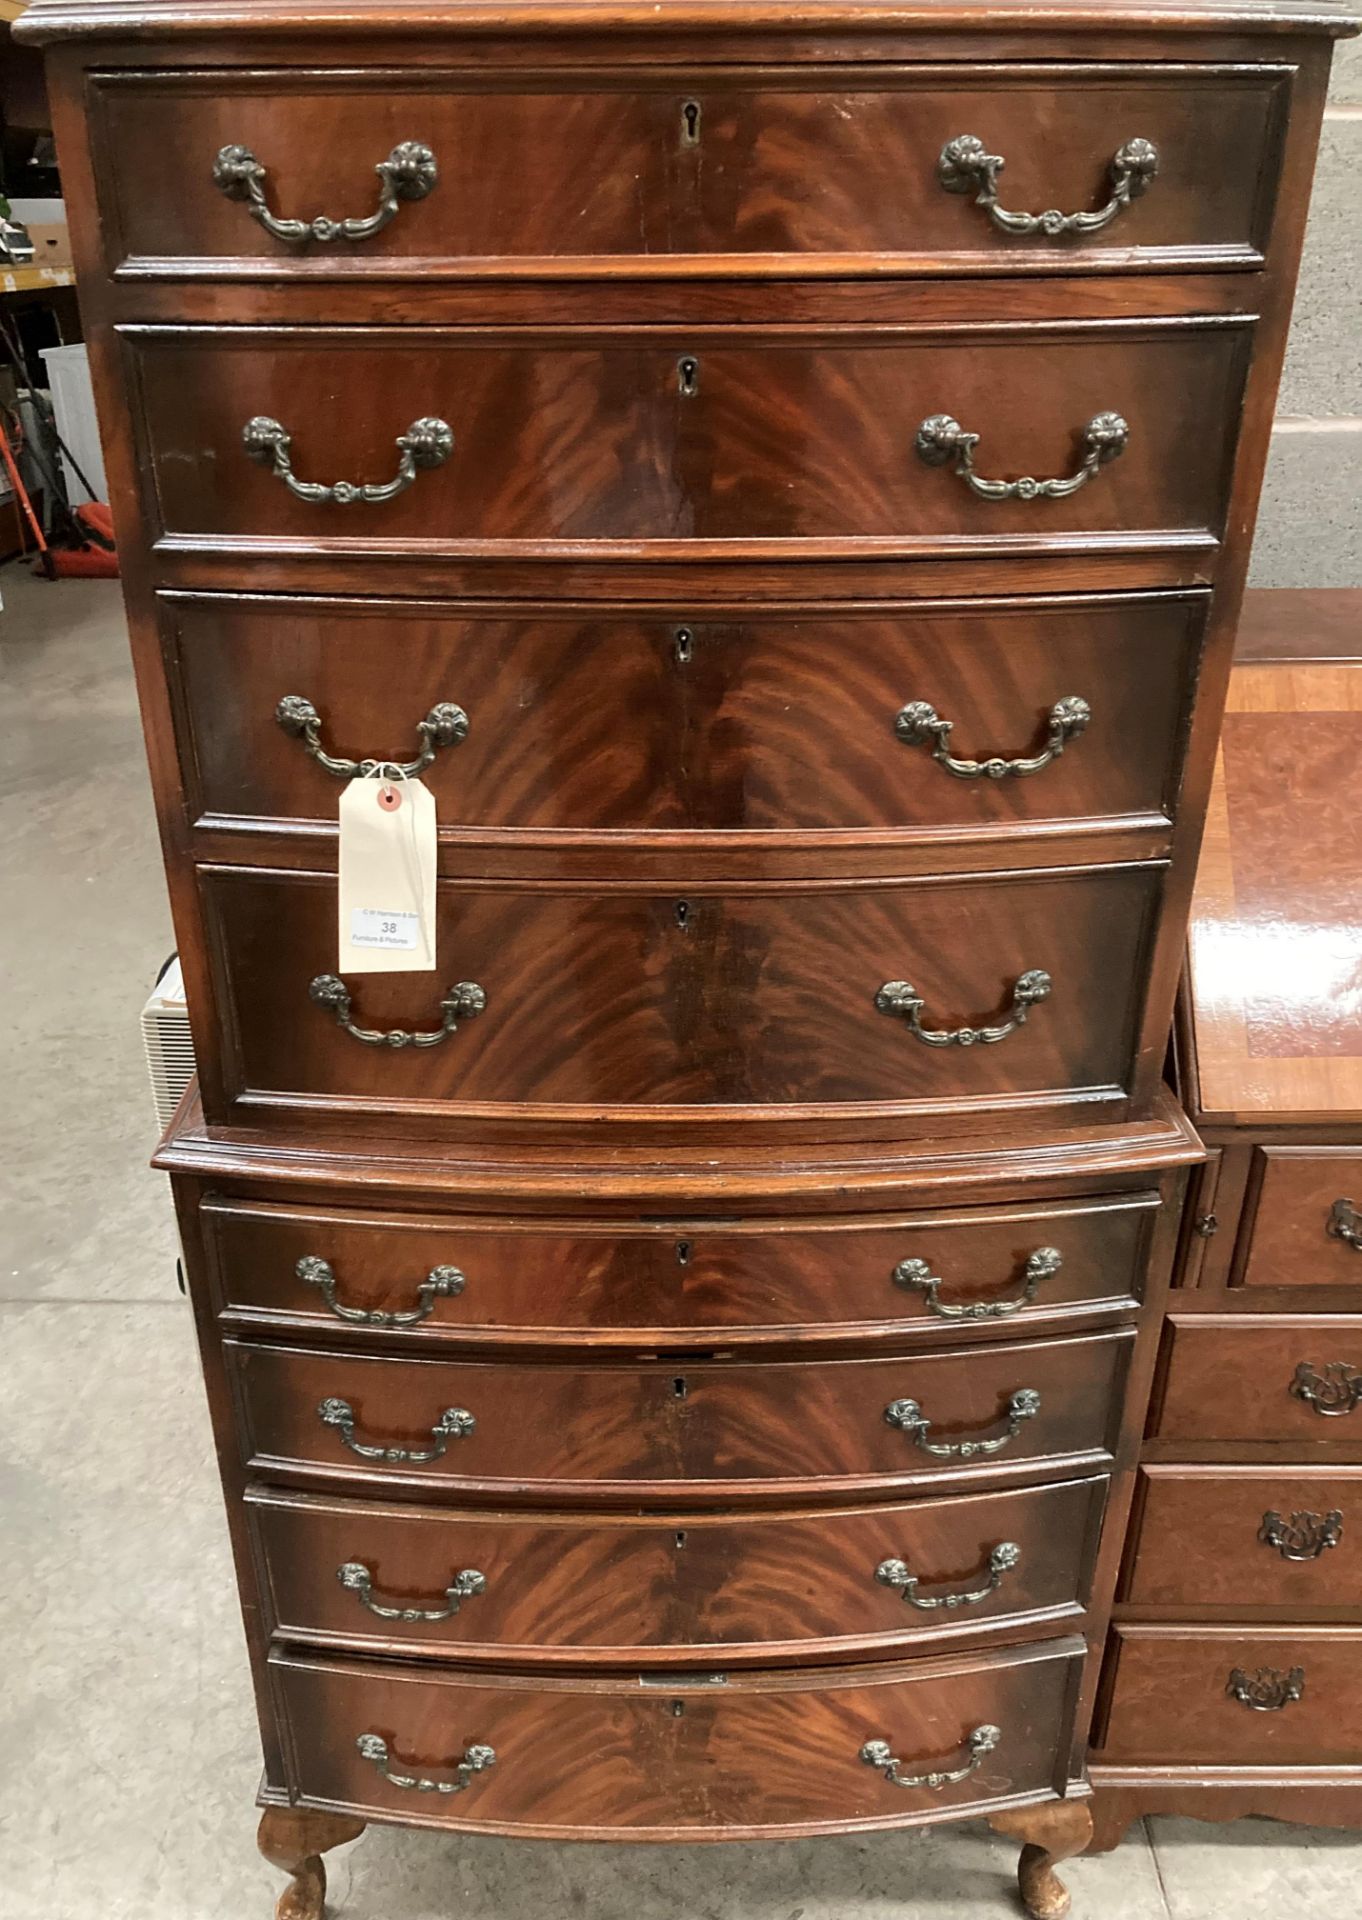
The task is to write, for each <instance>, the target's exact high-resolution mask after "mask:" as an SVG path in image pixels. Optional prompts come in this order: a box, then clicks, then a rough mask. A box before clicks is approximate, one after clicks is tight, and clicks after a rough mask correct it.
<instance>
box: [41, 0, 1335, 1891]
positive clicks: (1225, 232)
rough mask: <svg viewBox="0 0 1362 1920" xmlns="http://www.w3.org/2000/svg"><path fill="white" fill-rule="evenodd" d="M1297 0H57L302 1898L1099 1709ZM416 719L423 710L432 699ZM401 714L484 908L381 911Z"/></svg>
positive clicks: (992, 1738)
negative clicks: (349, 876) (349, 898)
mask: <svg viewBox="0 0 1362 1920" xmlns="http://www.w3.org/2000/svg"><path fill="white" fill-rule="evenodd" d="M1347 26H1348V22H1347V18H1346V15H1345V14H1344V13H1342V12H1339V11H1337V10H1335V9H1334V8H1333V7H1332V6H1331V5H1330V4H1328V0H1320V4H1317V5H1309V4H1305V3H1304V0H1281V4H1273V5H1266V6H1253V7H1244V6H1242V5H1233V4H1229V3H1228V0H1226V3H1225V4H1220V3H1219V0H1189V3H1188V4H1185V5H1182V6H1180V7H1177V8H1168V7H1164V6H1161V5H1158V4H1154V3H1153V0H1115V3H1114V4H1109V5H1104V6H1102V7H1100V8H1094V7H1088V6H1085V5H1082V4H1079V3H1078V0H1041V3H1040V4H1039V5H1037V4H1027V5H1025V6H1022V5H1020V4H1003V5H999V6H992V7H983V6H978V5H971V4H953V5H947V4H930V3H929V0H918V3H916V4H908V5H901V4H893V5H890V4H881V3H880V0H868V3H866V4H855V5H851V4H843V3H842V0H814V3H813V4H809V5H803V6H798V7H794V8H791V7H783V6H782V7H773V6H768V5H766V4H764V3H753V4H748V3H747V0H732V3H731V4H726V5H722V6H713V5H704V4H700V3H699V0H662V3H661V4H660V5H649V6H646V7H641V6H634V5H632V4H629V3H628V0H619V4H613V3H611V0H602V3H601V4H597V5H591V6H584V5H576V4H566V3H565V0H519V3H517V4H507V5H503V6H500V7H493V6H485V5H482V4H481V3H480V0H464V3H462V4H454V5H450V4H441V5H438V6H436V5H428V4H425V3H424V0H410V3H409V4H405V5H399V4H386V3H384V0H359V4H357V5H355V4H349V3H348V0H347V3H346V4H342V3H341V0H334V3H333V0H315V3H314V4H311V5H308V6H306V7H304V6H301V5H294V4H292V0H245V4H236V0H175V4H173V5H172V4H166V3H164V0H100V3H99V4H90V3H89V0H37V4H36V5H35V6H34V7H33V8H32V9H31V10H30V12H29V14H28V15H27V16H26V18H25V23H24V26H23V29H22V31H23V32H24V33H25V34H26V35H27V36H28V37H30V38H33V39H38V40H43V41H45V42H47V43H48V44H49V47H50V57H51V72H52V81H53V88H54V93H55V98H56V101H57V112H58V117H59V126H58V140H59V145H60V151H61V159H62V167H63V176H64V180H65V184H66V190H67V196H68V200H69V202H70V205H71V217H72V230H73V236H74V240H75V245H76V247H77V250H78V260H79V269H80V275H81V284H82V303H83V311H84V314H85V318H86V322H87V326H88V330H89V335H90V346H91V358H92V364H93V366H94V368H95V374H96V380H97V385H98V393H99V399H100V404H101V408H102V413H103V419H104V426H105V432H106V436H107V440H108V465H109V471H110V473H111V475H112V484H113V487H114V492H115V501H114V504H115V508H116V512H117V521H118V527H119V538H120V549H121V551H122V554H123V556H124V572H125V576H126V584H127V598H128V606H129V613H130V618H131V623H132V629H133V645H134V652H135V656H136V662H137V671H138V677H139V688H140V694H141V699H142V704H143V710H144V714H145V719H146V728H147V734H148V740H149V743H150V750H151V760H152V770H153V779H154V783H155V787H156V795H157V803H158V807H159V812H160V820H161V826H162V832H163V837H164V844H165V851H166V860H167V868H168V873H169V878H170V886H171V890H172V897H173V907H174V913H175V920H176V927H177V931H178V936H179V941H180V946H181V954H182V961H183V965H184V971H185V977H186V982H187V986H188V993H189V1004H190V1012H191V1020H192V1025H193V1033H194V1041H195V1048H196V1054H197V1059H198V1065H199V1092H198V1096H197V1099H196V1103H195V1104H194V1105H192V1106H191V1107H189V1108H187V1109H186V1110H184V1111H183V1112H182V1113H181V1115H180V1116H179V1118H178V1120H177V1122H176V1124H175V1126H174V1127H173V1129H172V1132H171V1135H170V1137H169V1138H168V1140H167V1142H166V1144H165V1146H164V1148H163V1151H162V1156H161V1161H162V1164H163V1165H165V1166H167V1167H168V1168H169V1169H170V1170H171V1172H172V1175H173V1181H174V1186H175V1192H176V1199H177V1204H178V1207H179V1213H180V1220H181V1225H182V1230H183V1238H184V1245H185V1251H186V1256H187V1264H188V1269H189V1273H190V1279H191V1292H192V1295H193V1299H194V1305H195V1310H196V1313H197V1317H198V1326H199V1331H200V1337H201V1344H202V1352H203V1360H204V1366H205V1371H206V1375H207V1379H208V1384H209V1391H210V1398H211V1402H212V1407H213V1415H214V1423H215V1431H216V1435H217V1441H218V1448H219V1455H220V1460H221V1466H222V1474H223V1480H224V1486H225V1489H226V1494H227V1501H228V1511H229V1518H230V1523H231V1527H232V1534H233V1540H234V1543H235V1547H236V1552H237V1564H238V1571H239V1578H240V1584H241V1591H242V1598H243V1606H244V1612H245V1618H246V1622H247V1628H248V1635H249V1639H250V1645H251V1654H252V1661H253V1666H254V1672H255V1678H256V1683H257V1692H258V1698H259V1706H260V1720H261V1729H262V1735H263V1741H264V1748H265V1779H264V1786H263V1789H262V1799H263V1802H264V1805H265V1809H266V1810H265V1814H264V1819H263V1822H262V1826H261V1845H262V1847H263V1848H264V1850H265V1852H266V1853H267V1854H268V1855H269V1857H270V1858H271V1859H273V1860H275V1861H276V1862H277V1863H278V1864H279V1865H281V1866H283V1867H285V1868H287V1869H288V1870H289V1872H290V1873H291V1875H292V1883H291V1886H290V1888H289V1889H288V1890H287V1891H286V1893H285V1895H284V1899H283V1902H282V1904H281V1907H280V1913H281V1915H285V1914H286V1915H288V1916H289V1920H315V1916H317V1915H318V1914H319V1913H320V1910H321V1902H322V1896H323V1888H324V1872H323V1868H322V1865H321V1858H320V1856H321V1854H322V1853H323V1852H324V1851H325V1849H326V1848H328V1847H330V1846H333V1845H336V1844H339V1843H341V1842H342V1841H345V1840H348V1839H351V1838H353V1837H355V1835H356V1834H357V1833H358V1832H359V1830H360V1828H361V1825H362V1823H363V1822H364V1821H365V1820H367V1819H375V1820H387V1821H395V1822H408V1823H412V1824H416V1825H422V1824H424V1825H437V1826H442V1827H448V1828H454V1829H461V1830H467V1831H482V1832H494V1833H502V1834H523V1835H527V1836H539V1837H557V1838H570V1837H579V1838H580V1837H594V1838H602V1837H608V1838H622V1839H661V1840H677V1839H718V1838H742V1837H753V1836H763V1837H774V1836H780V1835H786V1834H791V1835H792V1834H811V1833H823V1832H832V1831H838V1830H855V1829H864V1828H871V1827H879V1826H893V1825H901V1824H913V1823H927V1822H931V1821H934V1820H940V1819H964V1818H968V1817H970V1816H973V1815H979V1814H982V1815H987V1816H988V1817H989V1818H990V1819H991V1820H992V1821H993V1823H994V1825H995V1826H996V1827H998V1828H999V1829H1001V1830H1002V1831H1004V1832H1006V1833H1008V1834H1011V1835H1013V1836H1015V1837H1018V1838H1020V1839H1021V1840H1022V1841H1023V1842H1024V1843H1025V1845H1024V1850H1023V1854H1022V1864H1021V1878H1022V1890H1023V1894H1024V1897H1025V1899H1026V1901H1027V1903H1028V1905H1029V1907H1030V1910H1031V1912H1032V1913H1033V1914H1036V1915H1039V1916H1048V1917H1050V1920H1053V1916H1055V1915H1057V1914H1058V1913H1060V1912H1061V1911H1062V1910H1063V1909H1064V1907H1065V1905H1066V1904H1067V1895H1066V1894H1065V1892H1064V1889H1063V1888H1062V1886H1061V1885H1060V1883H1059V1881H1058V1880H1057V1878H1056V1877H1055V1874H1054V1871H1053V1869H1054V1866H1055V1864H1056V1863H1057V1862H1058V1861H1059V1860H1061V1859H1062V1858H1064V1857H1065V1856H1066V1855H1070V1854H1073V1853H1075V1852H1077V1851H1079V1850H1080V1849H1081V1848H1082V1846H1083V1845H1084V1844H1085V1842H1086V1840H1087V1838H1088V1834H1089V1821H1088V1813H1087V1802H1086V1795H1087V1782H1086V1778H1085V1774H1084V1752H1085V1742H1086V1735H1087V1728H1088V1723H1089V1717H1090V1713H1091V1707H1092V1699H1093V1692H1094V1688H1095V1684H1096V1666H1095V1664H1094V1659H1093V1657H1092V1656H1093V1654H1094V1652H1095V1651H1098V1650H1100V1648H1101V1646H1102V1644H1103V1641H1104V1639H1105V1635H1106V1629H1107V1618H1108V1613H1109V1608H1110V1601H1111V1595H1112V1590H1113V1584H1114V1578H1115V1572H1116V1560H1117V1557H1118V1555H1119V1550H1120V1542H1121V1534H1122V1528H1123V1524H1124V1519H1125V1515H1126V1511H1127V1507H1128V1504H1129V1498H1130V1493H1131V1486H1132V1468H1133V1464H1134V1451H1135V1447H1136V1443H1137V1438H1138V1435H1139V1432H1140V1428H1141V1425H1142V1421H1143V1415H1144V1408H1145V1403H1146V1400H1147V1394H1148V1387H1149V1381H1150V1377H1151V1374H1152V1370H1153V1365H1154V1360H1155V1352H1156V1335H1157V1326H1158V1321H1159V1316H1160V1311H1161V1303H1162V1299H1163V1294H1164V1291H1165V1289H1166V1286H1167V1282H1168V1277H1169V1272H1170V1268H1171V1263H1172V1250H1173V1243H1174V1237H1175V1228H1176V1221H1177V1216H1178V1210H1179V1205H1180V1198H1181V1191H1182V1185H1183V1181H1184V1179H1185V1177H1186V1171H1187V1169H1188V1168H1189V1167H1191V1166H1192V1165H1194V1164H1195V1163H1197V1162H1198V1160H1199V1157H1200V1151H1201V1150H1200V1147H1199V1144H1198V1142H1197V1141H1196V1139H1195V1136H1194V1135H1193V1134H1192V1132H1191V1130H1190V1128H1189V1127H1188V1126H1187V1124H1186V1122H1185V1121H1184V1119H1183V1118H1182V1116H1181V1114H1180V1112H1179V1111H1178V1109H1177V1108H1176V1106H1175V1105H1174V1104H1173V1102H1172V1101H1171V1100H1170V1099H1169V1097H1168V1096H1167V1095H1165V1094H1164V1093H1162V1092H1161V1089H1160V1070H1161V1064H1162V1057H1163V1052H1164V1047H1165V1041H1166V1035H1167V1030H1168V1025H1169V1020H1170V1016H1171V1011H1172V1004H1173V997H1174V990H1175V983H1176V976H1177V970H1178V964H1179V956H1180V950H1181V945H1182V940H1183V934H1184V928H1185V920H1186V911H1187V903H1188V899H1189V895H1190V889H1191V884H1192V876H1193V869H1194V866H1195V860H1196V853H1197V846H1198V842H1199V838H1200V833H1201V826H1202V819H1203V815H1204V811H1205V806H1206V800H1207V794H1208V790H1209V785H1210V777H1211V768H1212V760H1213V754H1214V743H1215V736H1216V729H1217V726H1218V723H1219V717H1220V708H1221V704H1222V701H1223V696H1224V688H1225V681H1226V676H1227V673H1228V666H1229V655H1230V649H1231V645H1232V638H1233V629H1234V624H1235V619H1236V614H1237V610H1238V602H1239V596H1240V591H1241V588H1242V583H1243V578H1244V572H1245V567H1246V563H1247V546H1248V539H1249V534H1250V530H1251V526H1252V521H1253V516H1254V511H1255V506H1256V500H1257V493H1258V486H1259V480H1260V476H1261V469H1262V465H1263V460H1264V455H1265V450H1266V446H1267V438H1268V432H1269V427H1270V420H1271V413H1272V405H1273V399H1274V393H1275V386H1276V380H1277V375H1278V370H1279V365H1280V360H1281V354H1282V347H1283V341H1284V336H1285V330H1286V324H1287V318H1288V313H1289V308H1290V302H1291V296H1292V290H1293V285H1294V278H1295V272H1296V264H1297V258H1298V254H1299V249H1300V242H1301V231H1302V225H1303V218H1304V210H1305V205H1306V200H1307V197H1308V191H1309V183H1310V176H1311V170H1312V167H1313V160H1314V149H1315V142H1316V136H1317V132H1318V126H1319V121H1320V116H1321V112H1322V103H1323V98H1324V90H1325V86H1326V80H1327V71H1328V63H1329V47H1330V40H1331V37H1332V36H1334V35H1336V34H1338V33H1340V32H1343V31H1346V30H1347ZM389 756H392V758H390V757H389ZM393 768H396V769H398V770H399V771H403V772H405V773H407V774H408V775H409V776H412V775H416V774H420V775H421V777H422V778H423V780H424V782H425V784H426V785H427V787H428V788H429V791H430V792H431V794H432V795H433V796H434V800H435V805H436V811H437V818H438V822H439V828H438V847H437V864H438V885H437V888H436V895H437V899H436V907H435V922H436V929H435V931H436V946H437V954H438V959H437V970H436V971H435V972H433V973H431V972H389V971H384V972H377V973H363V974H356V973H347V972H345V970H344V969H340V968H338V966H337V956H336V892H337V826H336V819H337V801H338V796H339V794H340V792H341V791H342V788H343V784H344V783H345V782H347V781H350V780H352V779H355V778H363V777H364V775H365V774H366V772H368V771H373V770H375V769H378V770H380V772H381V773H382V774H384V775H385V777H394V776H393V775H392V774H391V773H390V772H389V771H388V770H390V769H393Z"/></svg>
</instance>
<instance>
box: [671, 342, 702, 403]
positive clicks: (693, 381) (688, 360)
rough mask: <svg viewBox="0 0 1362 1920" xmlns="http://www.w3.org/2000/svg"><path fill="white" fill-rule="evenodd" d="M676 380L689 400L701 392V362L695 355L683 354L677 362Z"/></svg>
mask: <svg viewBox="0 0 1362 1920" xmlns="http://www.w3.org/2000/svg"><path fill="white" fill-rule="evenodd" d="M676 380H677V385H678V386H679V387H680V389H681V391H682V393H684V394H685V395H686V396H687V398H689V397H690V396H691V395H692V394H696V393H698V392H699V391H700V362H699V361H698V360H697V359H696V358H695V355H694V354H693V353H683V354H682V356H681V358H680V359H679V360H678V361H677V363H676Z"/></svg>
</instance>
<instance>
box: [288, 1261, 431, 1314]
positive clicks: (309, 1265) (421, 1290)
mask: <svg viewBox="0 0 1362 1920" xmlns="http://www.w3.org/2000/svg"><path fill="white" fill-rule="evenodd" d="M293 1271H294V1272H295V1273H296V1274H297V1276H298V1278H299V1279H300V1280H301V1281H302V1282H303V1284H304V1286H308V1287H316V1289H317V1291H318V1292H319V1293H320V1294H321V1296H322V1299H323V1300H325V1302H326V1304H327V1306H328V1307H329V1308H330V1310H331V1312H332V1313H334V1314H335V1316H336V1318H337V1319H338V1320H345V1321H347V1322H348V1323H349V1324H350V1325H351V1326H353V1327H414V1326H417V1325H419V1324H420V1322H421V1321H422V1320H426V1319H428V1318H429V1317H430V1314H431V1313H432V1311H433V1310H434V1306H435V1302H436V1301H437V1300H451V1299H453V1297H454V1295H455V1294H456V1293H462V1292H463V1290H464V1288H465V1287H466V1286H467V1284H468V1282H467V1280H466V1279H465V1278H464V1276H463V1274H462V1273H460V1271H459V1269H458V1268H457V1267H432V1268H431V1270H430V1272H429V1273H428V1274H427V1275H426V1277H425V1279H424V1280H423V1281H422V1282H421V1284H420V1286H419V1287H418V1288H417V1289H416V1302H417V1304H416V1305H415V1306H414V1307H412V1308H410V1309H409V1310H408V1311H407V1312H404V1313H397V1312H388V1311H386V1310H385V1309H383V1308H382V1307H347V1306H344V1305H343V1304H342V1303H341V1302H340V1301H339V1300H338V1299H337V1298H336V1275H335V1271H334V1269H333V1268H332V1266H331V1263H330V1261H329V1260H322V1259H319V1258H318V1256H317V1255H316V1254H315V1253H305V1254H304V1255H303V1257H302V1259H301V1260H300V1261H299V1262H298V1264H297V1266H296V1267H295V1268H294V1269H293Z"/></svg>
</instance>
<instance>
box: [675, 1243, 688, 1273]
mask: <svg viewBox="0 0 1362 1920" xmlns="http://www.w3.org/2000/svg"><path fill="white" fill-rule="evenodd" d="M676 1264H677V1266H678V1267H684V1266H688V1265H689V1264H690V1241H689V1240H678V1241H677V1243H676Z"/></svg>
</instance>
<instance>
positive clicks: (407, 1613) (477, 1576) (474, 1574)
mask: <svg viewBox="0 0 1362 1920" xmlns="http://www.w3.org/2000/svg"><path fill="white" fill-rule="evenodd" d="M336 1578H337V1579H338V1580H339V1581H340V1583H341V1585H342V1586H343V1587H344V1588H345V1590H346V1592H347V1593H353V1594H355V1595H356V1596H357V1597H358V1599H359V1602H360V1605H361V1606H364V1607H367V1608H368V1609H369V1611H370V1613H374V1614H377V1615H378V1618H379V1619H380V1620H423V1621H436V1620H452V1619H453V1618H454V1615H455V1614H456V1613H457V1612H458V1611H459V1608H460V1607H461V1606H462V1605H463V1603H464V1601H465V1600H471V1599H473V1597H474V1596H475V1595H476V1594H479V1593H482V1592H484V1591H485V1589H486V1586H487V1576H486V1574H485V1573H479V1572H478V1570H477V1568H476V1567H466V1568H465V1569H464V1571H463V1572H462V1573H456V1574H455V1576H454V1580H453V1583H452V1584H451V1585H450V1586H448V1587H446V1588H445V1601H446V1604H445V1605H444V1606H443V1607H385V1606H384V1605H383V1603H382V1601H380V1600H375V1599H374V1576H373V1574H372V1573H371V1572H370V1571H369V1569H368V1567H366V1566H364V1565H363V1563H362V1562H361V1561H359V1560H349V1561H347V1562H346V1564H345V1565H344V1566H343V1567H337V1568H336Z"/></svg>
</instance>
